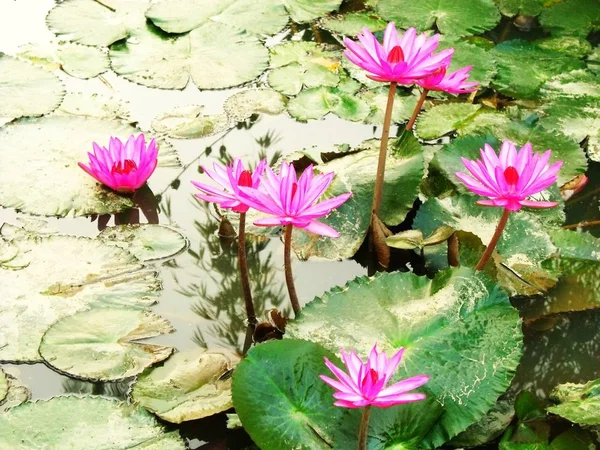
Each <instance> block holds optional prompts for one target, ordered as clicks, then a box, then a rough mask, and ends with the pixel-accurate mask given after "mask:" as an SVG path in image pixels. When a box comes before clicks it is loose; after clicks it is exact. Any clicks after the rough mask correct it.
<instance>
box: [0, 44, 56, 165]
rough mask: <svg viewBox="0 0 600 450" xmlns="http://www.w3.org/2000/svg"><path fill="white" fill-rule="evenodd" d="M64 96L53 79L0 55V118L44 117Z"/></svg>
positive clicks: (39, 70)
mask: <svg viewBox="0 0 600 450" xmlns="http://www.w3.org/2000/svg"><path fill="white" fill-rule="evenodd" d="M64 95H65V90H64V87H63V84H62V82H61V81H60V79H59V78H58V77H57V76H56V75H54V74H52V73H50V72H48V71H46V70H44V69H42V68H41V67H37V66H34V65H33V64H30V63H28V62H25V61H19V60H18V59H15V58H13V57H11V56H7V55H5V54H4V53H1V52H0V98H1V99H2V101H1V102H0V117H7V118H11V119H12V118H18V117H23V116H41V115H43V114H47V113H49V112H52V111H54V110H55V109H56V108H57V107H58V105H60V102H61V101H62V99H63V96H64ZM3 165H4V163H3Z"/></svg>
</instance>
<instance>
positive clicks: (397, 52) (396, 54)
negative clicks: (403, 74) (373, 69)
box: [387, 45, 404, 64]
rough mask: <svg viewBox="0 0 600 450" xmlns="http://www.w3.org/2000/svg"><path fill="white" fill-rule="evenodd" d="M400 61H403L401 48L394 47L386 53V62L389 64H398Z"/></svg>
mask: <svg viewBox="0 0 600 450" xmlns="http://www.w3.org/2000/svg"><path fill="white" fill-rule="evenodd" d="M402 61H404V52H403V51H402V47H400V46H399V45H396V46H395V47H394V48H393V49H392V51H390V52H389V53H388V55H387V62H389V63H390V64H398V63H399V62H402Z"/></svg>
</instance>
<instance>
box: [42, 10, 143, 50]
mask: <svg viewBox="0 0 600 450" xmlns="http://www.w3.org/2000/svg"><path fill="white" fill-rule="evenodd" d="M148 5H149V2H148V0H103V1H96V0H67V1H63V2H61V3H58V4H57V5H56V6H55V7H54V8H52V9H51V10H50V12H49V13H48V16H47V17H46V23H47V25H48V28H50V30H51V31H53V32H54V33H55V34H56V35H57V36H59V37H60V38H61V39H65V40H68V41H72V42H77V43H79V44H84V45H99V46H105V45H110V44H112V43H113V42H116V41H119V40H121V39H124V38H126V37H128V36H129V33H130V30H133V29H136V28H139V27H143V26H144V22H145V18H144V11H145V10H146V9H147V8H148Z"/></svg>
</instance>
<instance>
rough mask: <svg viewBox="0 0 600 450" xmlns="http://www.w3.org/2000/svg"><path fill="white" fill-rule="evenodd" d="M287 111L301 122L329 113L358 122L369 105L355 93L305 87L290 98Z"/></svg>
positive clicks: (366, 112) (368, 110)
mask: <svg viewBox="0 0 600 450" xmlns="http://www.w3.org/2000/svg"><path fill="white" fill-rule="evenodd" d="M288 112H289V113H290V115H291V116H292V117H294V118H295V119H296V120H299V121H301V122H306V121H308V120H310V119H315V120H318V119H322V118H323V117H325V116H326V115H327V114H329V113H333V114H335V115H336V116H338V117H340V118H342V119H345V120H350V121H353V122H359V121H361V120H364V119H365V118H366V117H367V116H368V115H369V113H370V112H371V111H370V108H369V105H367V104H366V103H365V102H364V101H363V100H361V99H360V98H357V97H356V96H355V95H353V94H350V93H347V92H344V91H342V90H340V89H337V88H332V87H318V88H313V89H306V90H304V91H302V92H300V94H298V96H297V97H295V98H293V99H291V100H290V102H289V104H288Z"/></svg>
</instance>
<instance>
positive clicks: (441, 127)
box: [416, 103, 481, 139]
mask: <svg viewBox="0 0 600 450" xmlns="http://www.w3.org/2000/svg"><path fill="white" fill-rule="evenodd" d="M480 108H481V105H472V104H470V103H446V104H442V105H437V106H434V107H433V108H431V109H429V110H427V111H426V112H424V113H422V114H421V115H419V117H418V119H417V124H416V133H417V135H418V136H419V137H420V138H421V139H435V138H439V137H441V136H443V135H445V134H448V133H450V132H451V131H454V130H456V129H458V128H461V127H462V126H463V125H464V124H465V123H466V122H469V121H470V119H472V118H473V117H475V114H477V111H479V109H480Z"/></svg>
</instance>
